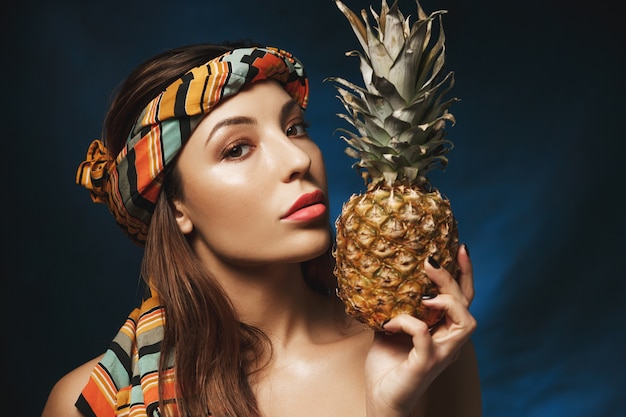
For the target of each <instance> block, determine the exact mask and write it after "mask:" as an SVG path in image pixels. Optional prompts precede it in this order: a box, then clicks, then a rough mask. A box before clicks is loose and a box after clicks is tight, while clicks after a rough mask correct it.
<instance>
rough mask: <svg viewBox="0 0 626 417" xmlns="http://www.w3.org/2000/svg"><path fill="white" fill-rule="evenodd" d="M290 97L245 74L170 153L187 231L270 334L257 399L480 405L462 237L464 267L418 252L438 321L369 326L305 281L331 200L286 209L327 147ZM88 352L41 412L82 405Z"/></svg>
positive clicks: (249, 318) (288, 409)
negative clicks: (432, 287) (296, 217)
mask: <svg viewBox="0 0 626 417" xmlns="http://www.w3.org/2000/svg"><path fill="white" fill-rule="evenodd" d="M259 102H262V103H263V105H261V106H260V105H259ZM290 103H291V99H290V97H289V95H287V93H286V92H285V91H284V90H282V88H281V87H280V86H279V85H278V84H276V83H275V82H260V83H255V84H253V86H252V87H250V88H248V89H246V90H244V91H242V92H240V93H238V94H237V95H236V96H234V97H232V98H229V99H227V100H226V101H224V102H223V103H221V104H220V105H219V106H217V107H216V108H215V109H214V110H213V111H212V112H211V113H210V114H209V115H207V116H206V117H205V118H204V120H203V121H202V123H201V124H200V125H199V126H198V128H197V129H196V131H194V134H193V135H192V136H191V138H190V140H189V142H188V143H187V144H186V145H185V148H184V149H183V150H182V151H181V153H180V156H179V159H178V162H177V163H178V168H179V170H180V174H181V179H182V185H183V187H182V189H183V193H182V197H181V198H180V199H179V200H176V201H175V202H174V206H175V210H176V219H177V221H178V224H179V227H180V229H181V231H182V232H183V233H185V234H186V235H187V236H188V239H189V241H190V243H191V245H192V248H193V249H194V251H195V253H196V254H197V255H198V257H199V259H200V260H201V262H203V264H205V265H206V267H207V268H209V269H210V270H211V271H214V276H216V277H218V278H219V279H220V282H221V284H222V285H223V286H224V288H225V289H226V291H227V293H228V295H229V296H230V298H231V299H232V301H233V304H234V306H235V309H236V311H237V313H238V314H239V316H240V319H241V320H242V321H245V322H248V323H250V324H252V325H255V326H257V327H259V328H260V329H261V330H263V331H264V332H265V333H266V334H267V335H268V337H269V338H270V340H271V342H272V346H273V352H272V356H271V357H270V358H269V360H270V362H269V365H268V366H267V367H266V368H264V369H263V371H261V372H259V373H257V374H255V375H254V376H253V379H252V380H251V385H252V387H253V389H254V391H255V394H256V397H257V400H258V403H259V405H260V408H261V410H262V411H263V413H264V414H265V415H268V416H277V417H280V416H292V415H298V416H302V417H309V416H311V417H313V416H316V417H317V416H320V415H323V416H341V417H346V416H354V417H357V416H358V417H363V416H371V417H400V416H402V417H406V416H414V417H415V416H425V415H428V416H430V417H432V416H450V415H454V416H480V415H481V406H480V388H479V381H478V368H477V365H476V358H475V354H474V351H473V347H472V344H471V342H469V337H470V335H471V333H472V332H473V330H474V329H475V327H476V322H475V320H474V318H473V317H472V316H471V314H470V313H469V311H468V307H469V305H470V303H471V301H472V299H473V297H474V289H473V274H472V265H471V261H470V260H469V256H468V253H467V251H466V249H465V247H464V246H461V248H460V249H459V253H458V256H457V260H458V262H459V265H460V268H461V272H460V273H459V276H458V277H452V276H450V274H449V273H448V272H447V271H445V270H444V269H442V268H439V269H437V268H434V267H433V266H431V265H430V264H426V265H425V267H426V272H427V274H428V276H429V277H430V278H431V279H432V280H433V282H434V283H435V284H436V285H437V286H438V287H439V290H440V294H439V295H438V296H437V297H435V298H433V299H431V300H425V301H424V302H425V303H427V304H428V305H429V306H430V307H433V308H436V309H440V310H443V311H445V313H446V315H445V320H444V321H443V322H442V323H441V324H440V325H439V326H437V327H436V328H435V329H432V330H429V329H428V328H427V326H426V325H425V324H424V323H423V322H421V321H419V320H417V319H416V318H414V317H410V316H406V315H403V316H398V317H395V318H394V319H392V320H391V321H390V322H389V323H387V324H386V326H385V329H386V332H378V333H374V332H373V331H371V330H369V329H366V328H364V326H363V325H362V324H361V323H358V322H356V321H354V320H352V319H351V318H349V317H346V316H345V313H344V312H343V309H342V307H341V306H340V305H338V303H337V300H336V299H333V298H332V297H324V296H321V295H319V294H317V293H315V292H313V291H312V290H311V289H309V288H308V287H307V285H306V284H305V283H304V279H303V278H302V272H301V268H300V265H299V263H300V262H302V261H304V260H308V259H312V258H314V257H316V256H318V255H319V254H321V253H323V252H324V251H325V250H326V248H327V247H328V245H329V243H330V235H329V230H328V220H329V219H328V210H327V208H326V210H325V212H324V214H323V215H320V216H319V217H316V218H314V219H313V220H310V221H293V220H290V219H285V218H284V214H285V213H286V211H287V210H288V209H289V207H291V205H292V204H293V202H294V201H295V200H296V199H297V198H298V197H299V196H301V195H302V194H303V193H309V192H311V191H312V190H321V191H322V192H323V193H324V194H325V195H326V193H327V186H326V174H325V169H324V163H323V160H322V155H321V152H320V150H319V148H318V147H317V146H316V145H315V143H314V142H313V141H312V140H311V139H310V138H309V136H308V134H307V133H306V129H305V128H304V124H303V122H304V120H303V115H302V112H301V110H300V108H299V107H298V106H293V105H291V104H290ZM215 196H220V197H219V198H216V197H215ZM324 203H325V204H326V206H327V202H326V201H324ZM238 236H245V239H238V238H237V237H238ZM96 361H97V358H96V359H94V360H93V361H90V362H89V363H87V364H85V365H83V366H81V367H79V368H77V369H76V370H74V371H73V372H71V373H70V374H68V375H67V376H65V377H64V378H63V379H61V380H60V381H59V382H58V383H57V385H56V386H55V387H54V389H53V390H52V392H51V394H50V397H49V400H48V403H47V404H46V407H45V409H44V412H43V416H42V417H55V416H66V417H67V416H69V417H71V416H80V413H78V411H77V410H76V408H74V407H73V403H74V401H75V400H76V398H77V397H78V394H79V392H80V390H81V389H82V387H83V386H84V385H85V383H86V381H87V379H88V377H89V373H90V371H91V369H92V368H93V366H94V365H95V363H96Z"/></svg>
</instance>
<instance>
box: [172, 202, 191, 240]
mask: <svg viewBox="0 0 626 417" xmlns="http://www.w3.org/2000/svg"><path fill="white" fill-rule="evenodd" d="M172 207H173V208H174V218H175V219H176V223H178V228H179V229H180V231H181V232H182V233H183V234H184V235H187V234H189V233H191V232H192V230H193V223H192V222H191V219H190V218H189V216H188V215H187V211H186V210H185V205H184V204H183V202H182V201H180V200H173V201H172Z"/></svg>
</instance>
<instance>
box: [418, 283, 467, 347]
mask: <svg viewBox="0 0 626 417" xmlns="http://www.w3.org/2000/svg"><path fill="white" fill-rule="evenodd" d="M423 302H424V305H426V306H428V307H429V308H432V309H435V310H439V311H443V312H444V313H445V315H444V321H445V322H444V323H441V324H440V325H438V326H436V327H435V328H434V329H432V337H433V341H434V342H436V343H441V342H444V341H447V340H450V339H451V338H455V339H458V342H460V343H461V344H462V343H465V341H466V340H467V339H468V338H469V337H470V335H471V334H472V333H473V332H474V330H475V329H476V319H475V318H474V316H472V314H471V313H470V312H469V310H468V309H467V308H466V307H465V306H464V305H462V304H461V303H459V302H458V300H456V299H455V298H454V296H452V295H450V294H440V295H438V296H437V297H435V298H431V299H427V300H424V301H423Z"/></svg>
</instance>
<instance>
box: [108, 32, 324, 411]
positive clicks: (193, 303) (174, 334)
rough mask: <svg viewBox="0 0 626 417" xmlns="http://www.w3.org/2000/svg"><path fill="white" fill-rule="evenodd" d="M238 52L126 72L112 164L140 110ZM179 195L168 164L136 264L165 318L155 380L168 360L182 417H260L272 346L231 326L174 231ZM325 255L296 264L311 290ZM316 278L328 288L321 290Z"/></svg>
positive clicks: (220, 296)
mask: <svg viewBox="0 0 626 417" xmlns="http://www.w3.org/2000/svg"><path fill="white" fill-rule="evenodd" d="M241 46H251V45H250V43H247V42H246V43H237V44H227V43H224V44H220V45H191V46H186V47H181V48H176V49H173V50H170V51H167V52H164V53H162V54H160V55H157V56H155V57H154V58H152V59H150V60H148V61H146V62H145V63H143V64H141V65H140V66H139V67H137V68H136V69H135V70H134V71H133V72H131V74H130V75H129V76H128V78H127V79H126V80H125V81H124V82H123V83H122V84H121V86H120V88H119V89H118V91H117V93H116V95H115V97H114V99H113V102H112V104H111V106H110V108H109V111H108V113H107V115H106V118H105V126H104V132H103V137H104V138H105V140H106V146H107V149H108V152H109V153H110V154H111V156H113V157H115V156H116V155H117V154H118V153H119V152H120V151H121V149H122V148H123V146H124V145H125V142H126V138H127V135H128V133H129V132H130V130H131V128H132V125H133V123H134V122H135V120H136V118H137V117H138V115H139V113H140V112H141V110H142V109H143V108H144V107H145V105H146V104H147V103H148V102H149V101H150V100H152V99H153V98H154V97H155V96H156V95H157V94H158V93H160V92H161V91H162V90H163V89H164V88H165V87H166V86H167V85H169V84H171V83H172V82H173V81H174V80H175V79H177V78H178V77H180V76H181V75H182V74H183V73H185V72H186V71H188V70H189V69H191V68H193V67H196V66H198V65H201V64H203V63H204V62H207V61H209V60H210V59H213V58H215V57H217V56H219V55H221V54H223V53H224V52H226V51H228V50H231V49H233V48H235V47H241ZM180 192H181V189H180V181H179V176H178V171H177V169H176V165H175V164H173V165H172V166H170V167H168V168H167V169H166V171H165V172H164V178H163V192H162V193H161V195H160V196H159V199H158V201H157V204H156V206H155V210H154V213H153V216H152V220H151V224H150V228H149V231H148V236H147V239H146V244H145V254H144V258H143V262H142V276H143V277H144V279H145V280H146V281H147V280H148V279H149V281H150V285H151V286H152V287H153V288H154V289H155V290H156V292H157V293H158V295H159V298H160V300H161V303H162V305H163V307H164V308H165V311H166V315H167V320H166V324H165V335H164V339H163V343H162V345H161V352H162V354H161V363H160V365H159V369H160V371H161V372H162V371H163V370H165V368H166V366H167V363H168V361H169V362H171V359H173V360H174V363H175V366H176V381H177V397H178V399H177V407H178V410H179V414H180V415H182V416H192V417H205V416H206V415H207V414H208V413H209V412H210V413H211V414H212V415H213V416H214V417H222V416H231V417H234V416H237V417H259V416H260V415H261V413H260V411H259V409H258V406H257V403H256V399H255V396H254V393H253V391H252V388H251V386H250V383H249V381H248V377H249V376H250V375H251V373H253V372H255V371H257V370H259V369H260V368H261V367H262V366H263V364H262V363H260V358H261V357H263V358H268V357H270V356H268V355H267V354H269V355H271V344H270V342H269V340H268V339H267V337H266V336H265V335H264V334H263V333H262V332H261V331H260V330H258V329H256V328H254V327H252V326H249V325H246V324H245V323H241V322H239V321H238V319H237V316H236V313H235V311H234V308H233V306H232V304H231V302H230V299H229V298H228V296H227V295H226V294H225V292H224V291H223V289H222V288H221V286H220V285H219V284H218V282H217V281H216V280H215V279H214V278H213V277H212V276H211V274H210V272H209V271H206V270H205V269H204V268H203V267H202V264H201V263H200V262H199V261H198V259H197V257H196V255H195V254H194V253H193V251H192V249H191V247H190V246H189V244H188V242H187V239H186V237H185V236H184V235H183V234H182V232H181V231H180V229H179V228H178V225H177V223H176V220H175V218H174V214H173V210H172V206H171V201H172V198H174V197H176V196H179V195H180ZM329 251H330V248H329ZM329 254H330V252H327V253H326V254H324V255H323V256H322V257H320V258H318V259H316V260H313V261H309V262H305V263H304V264H303V268H304V272H305V276H306V278H307V282H308V283H309V284H310V285H311V286H312V287H314V288H316V287H321V288H322V289H327V288H332V287H334V282H333V281H332V274H331V273H330V271H332V266H329V262H330V255H329ZM320 268H321V269H322V270H320ZM311 277H313V278H311ZM318 277H324V278H323V279H326V278H328V279H329V281H325V282H321V281H319V280H318ZM316 289H319V288H316ZM264 354H265V355H266V356H263V355H264ZM161 398H162V395H161ZM160 408H161V411H162V413H163V414H164V415H165V416H168V415H170V414H171V411H170V409H169V408H168V407H166V406H165V404H163V403H161V407H160Z"/></svg>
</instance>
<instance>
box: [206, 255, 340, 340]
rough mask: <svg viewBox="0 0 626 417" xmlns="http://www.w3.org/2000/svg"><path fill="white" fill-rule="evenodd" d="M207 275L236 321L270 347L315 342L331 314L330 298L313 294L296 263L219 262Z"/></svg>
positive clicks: (331, 302) (212, 266)
mask: <svg viewBox="0 0 626 417" xmlns="http://www.w3.org/2000/svg"><path fill="white" fill-rule="evenodd" d="M210 271H211V273H212V274H213V275H214V276H215V278H216V279H217V280H218V281H219V282H220V284H221V285H222V287H223V288H224V291H225V292H226V294H227V295H228V296H229V298H230V299H231V302H232V303H233V306H234V308H235V311H236V313H237V315H238V317H239V320H240V321H242V322H244V323H246V324H249V325H251V326H254V327H256V328H258V329H260V330H261V331H263V332H264V333H265V334H266V335H267V336H268V337H270V339H271V340H272V342H273V343H279V344H283V345H286V344H288V343H291V342H292V341H293V340H294V339H298V338H303V337H304V338H307V337H308V338H311V339H313V338H316V337H318V336H319V335H320V332H319V329H318V327H319V326H322V327H327V325H328V323H329V322H327V320H332V318H333V314H334V311H333V309H332V304H333V301H332V300H331V297H326V296H323V295H320V294H318V293H316V292H315V291H313V290H312V289H311V288H310V287H309V286H308V285H307V284H306V282H305V280H304V277H303V275H302V268H301V265H300V264H299V263H293V264H270V265H262V266H259V265H254V266H242V265H233V264H228V263H223V262H219V264H218V265H215V264H213V265H210Z"/></svg>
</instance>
